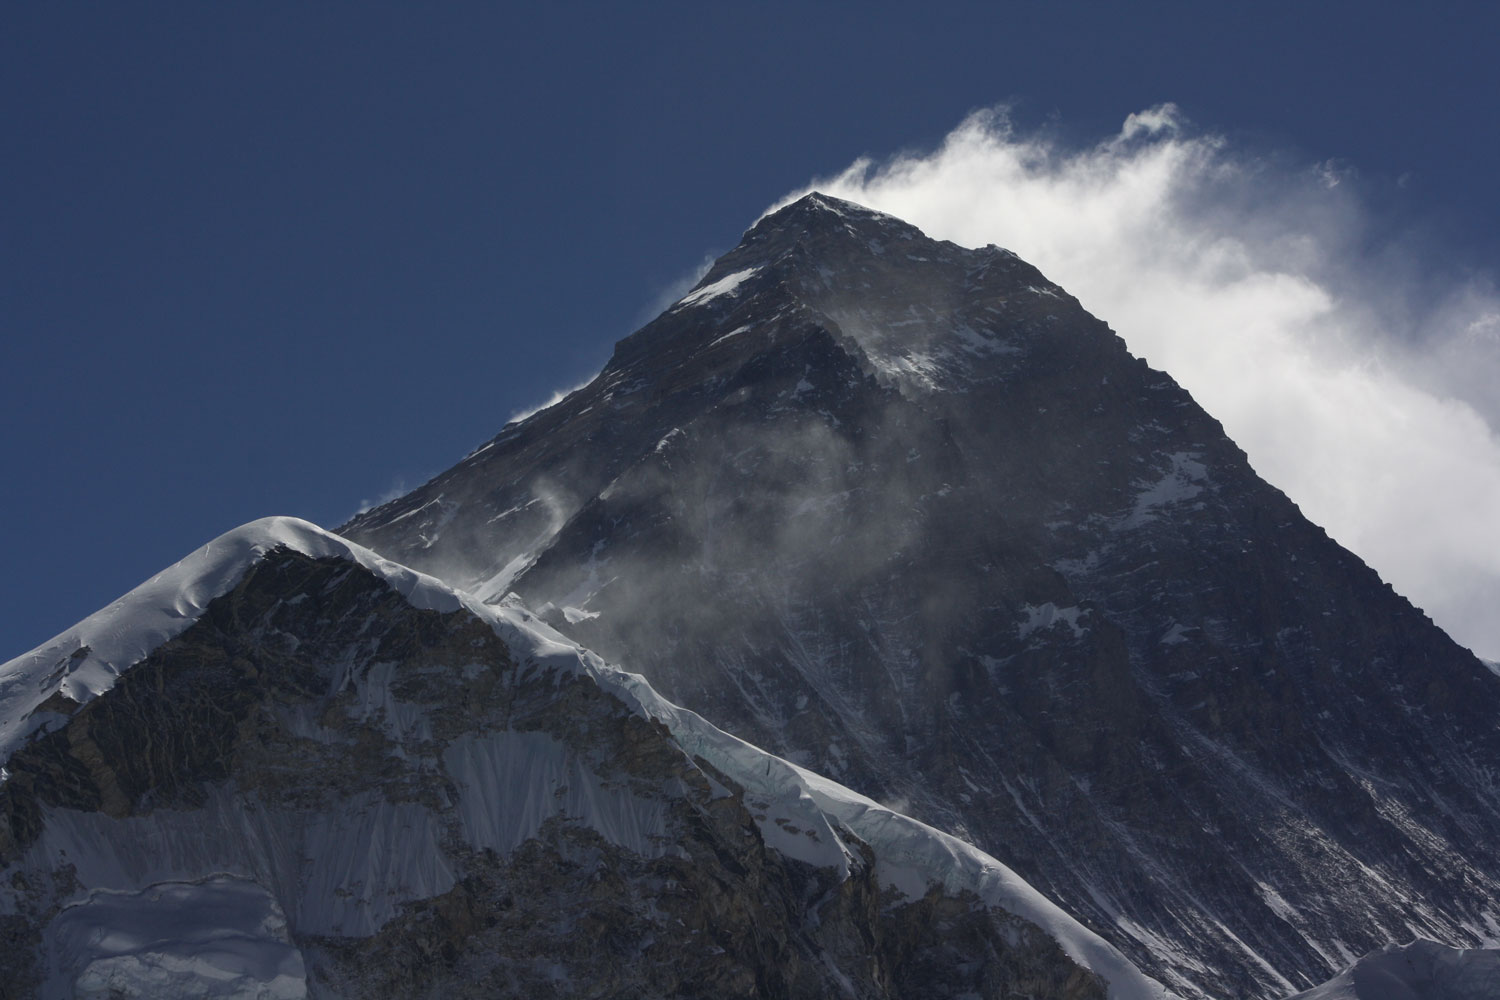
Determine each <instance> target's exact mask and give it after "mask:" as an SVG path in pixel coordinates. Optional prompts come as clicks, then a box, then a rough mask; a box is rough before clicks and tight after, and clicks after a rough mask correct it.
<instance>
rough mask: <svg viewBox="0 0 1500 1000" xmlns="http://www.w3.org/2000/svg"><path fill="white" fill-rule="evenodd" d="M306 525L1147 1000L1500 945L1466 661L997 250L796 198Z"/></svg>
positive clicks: (1497, 883) (1490, 737) (1491, 831)
mask: <svg viewBox="0 0 1500 1000" xmlns="http://www.w3.org/2000/svg"><path fill="white" fill-rule="evenodd" d="M1214 335H1215V331H1214V329H1212V328H1206V329H1204V331H1203V336H1205V337H1213V336H1214ZM340 531H341V533H343V534H345V535H347V536H348V537H349V538H351V539H353V540H354V541H356V542H358V543H360V544H362V545H365V546H368V547H369V548H371V549H372V550H374V551H377V552H380V553H381V554H382V555H383V556H385V557H387V558H390V559H393V560H397V561H399V562H402V563H405V564H407V565H410V566H413V567H415V568H417V569H419V570H422V571H424V572H427V573H431V574H433V575H434V576H436V577H439V578H441V579H443V580H445V581H447V582H448V583H450V584H452V585H453V586H456V587H458V588H460V589H463V590H465V591H467V592H470V593H472V594H474V595H476V597H477V598H478V599H479V600H481V601H488V602H492V603H497V604H499V605H502V606H503V605H504V603H505V602H507V601H517V600H519V601H521V602H523V603H524V604H525V605H526V606H528V607H531V608H533V609H535V611H536V612H537V613H538V615H539V616H540V617H541V618H543V619H544V620H545V621H546V622H547V623H549V624H550V625H551V626H552V627H554V628H556V629H557V630H558V631H559V632H561V633H563V634H566V635H567V636H569V637H571V638H572V639H573V640H576V641H577V642H579V643H580V644H582V645H583V646H586V647H588V648H590V649H593V650H596V651H597V652H598V653H599V654H600V655H601V656H603V657H604V658H605V659H606V660H609V661H611V662H619V663H622V664H625V665H627V666H628V668H629V669H631V670H634V671H639V672H640V673H641V674H643V675H644V676H645V677H646V678H647V680H648V681H649V682H650V684H651V685H652V687H653V688H654V689H656V690H658V691H660V692H661V693H662V695H663V696H664V697H665V698H667V699H669V700H671V701H672V702H674V703H676V704H680V705H683V706H685V707H686V708H688V709H691V710H692V711H694V712H697V713H699V714H700V715H701V716H703V717H704V718H707V719H711V720H712V721H713V722H714V723H715V724H716V725H718V726H721V727H723V728H724V729H726V730H728V731H729V732H732V733H734V734H735V735H736V736H739V737H741V738H743V739H745V740H747V741H749V742H751V743H753V744H755V745H757V746H761V747H764V748H765V749H767V750H768V751H770V752H772V753H775V754H776V755H778V756H780V757H782V758H785V759H787V760H790V761H793V762H795V763H796V764H798V765H800V766H803V767H806V768H808V769H810V770H812V771H815V772H818V773H822V774H826V775H829V776H831V777H833V778H835V779H837V780H838V781H840V782H842V783H844V784H845V785H847V786H849V787H851V788H853V789H855V790H857V791H858V792H860V793H862V794H864V795H866V796H868V797H870V798H872V799H875V800H878V801H881V802H884V803H887V804H889V805H891V806H893V807H896V808H897V809H899V810H900V811H902V812H905V813H909V814H910V815H912V816H914V817H917V818H918V819H921V820H923V821H925V822H927V823H929V824H931V825H933V826H935V827H937V828H940V829H943V830H946V831H948V832H949V833H951V834H953V835H955V836H957V837H959V838H961V839H963V840H965V841H967V842H970V843H973V844H975V845H977V846H978V847H980V848H981V849H983V850H985V851H987V852H989V853H990V854H992V855H994V856H996V857H999V858H1002V859H1003V860H1004V861H1005V863H1006V864H1007V865H1009V866H1011V867H1012V868H1013V869H1015V871H1016V872H1017V873H1018V874H1019V875H1020V876H1021V877H1022V878H1024V879H1025V880H1026V881H1027V882H1028V883H1030V884H1031V885H1034V886H1035V887H1036V888H1037V889H1038V890H1040V891H1041V892H1042V893H1044V894H1045V895H1046V896H1048V897H1049V898H1051V899H1052V900H1054V901H1056V902H1057V903H1058V904H1059V905H1060V906H1062V908H1063V909H1064V910H1066V911H1067V912H1068V913H1070V914H1072V915H1073V916H1074V917H1076V918H1078V919H1079V920H1080V921H1081V922H1082V923H1083V924H1085V925H1087V926H1088V927H1090V928H1091V929H1092V930H1093V931H1095V932H1097V933H1098V934H1099V935H1101V936H1102V937H1103V938H1105V939H1107V940H1109V941H1110V942H1112V943H1113V944H1114V945H1115V946H1117V947H1118V948H1119V949H1120V950H1121V951H1122V952H1124V953H1125V954H1126V955H1128V956H1129V957H1130V958H1131V959H1132V960H1133V961H1134V962H1135V963H1136V964H1137V965H1138V966H1139V967H1140V968H1141V969H1142V970H1143V971H1144V972H1145V973H1146V974H1148V975H1150V976H1152V977H1155V978H1156V979H1158V980H1160V981H1161V982H1163V983H1164V984H1166V985H1167V986H1168V987H1170V988H1171V989H1172V990H1174V991H1176V992H1178V993H1179V994H1180V995H1182V996H1183V997H1194V998H1199V997H1213V998H1218V997H1246V998H1271V997H1280V996H1285V995H1287V994H1291V993H1294V992H1296V991H1298V990H1302V989H1306V988H1309V987H1312V986H1314V985H1316V984H1318V983H1321V982H1323V981H1324V980H1326V979H1328V978H1329V977H1330V976H1332V975H1335V974H1337V973H1339V972H1340V971H1341V970H1342V969H1344V968H1345V967H1346V966H1347V965H1348V964H1349V963H1351V962H1353V961H1354V960H1356V959H1357V958H1358V957H1359V956H1360V955H1363V954H1367V953H1369V952H1372V951H1375V950H1378V949H1380V948H1382V947H1384V946H1386V945H1387V944H1389V943H1391V942H1394V941H1405V940H1409V939H1410V938H1411V937H1412V936H1413V935H1419V936H1424V937H1428V938H1432V939H1435V940H1438V941H1442V942H1445V943H1447V944H1450V945H1454V946H1464V947H1474V946H1480V945H1485V944H1495V943H1497V942H1500V907H1497V906H1496V904H1495V902H1494V900H1496V899H1497V898H1500V784H1497V776H1500V729H1497V727H1496V725H1495V719H1496V718H1497V717H1500V683H1497V678H1496V676H1495V674H1493V673H1491V672H1490V671H1489V670H1488V669H1487V668H1486V667H1485V666H1484V665H1483V664H1482V663H1481V662H1480V661H1479V660H1477V659H1476V658H1475V657H1474V656H1473V655H1472V654H1471V653H1469V652H1468V651H1467V650H1465V649H1463V648H1461V647H1459V646H1457V645H1456V644H1455V643H1453V642H1452V641H1451V640H1450V639H1449V638H1448V637H1447V636H1446V635H1445V634H1444V633H1443V632H1442V631H1441V630H1439V629H1438V628H1436V627H1435V626H1434V625H1433V624H1432V622H1431V621H1430V620H1429V619H1428V618H1427V617H1426V616H1425V615H1423V614H1422V613H1421V612H1420V611H1418V610H1417V609H1415V608H1413V607H1412V606H1411V604H1410V603H1409V602H1408V601H1406V600H1405V599H1404V598H1402V597H1401V596H1399V595H1398V594H1396V593H1394V592H1393V591H1392V590H1391V588H1390V587H1389V586H1387V585H1386V584H1385V583H1384V582H1382V581H1381V580H1380V579H1379V577H1378V576H1377V575H1376V574H1375V573H1374V572H1373V571H1371V570H1370V569H1369V568H1368V567H1367V566H1365V565H1364V564H1363V563H1362V562H1361V561H1360V560H1359V559H1358V558H1357V557H1355V556H1353V555H1352V554H1350V553H1349V552H1347V551H1345V550H1344V549H1342V548H1341V547H1339V546H1338V545H1337V544H1336V543H1334V542H1333V541H1332V540H1330V539H1329V538H1328V536H1327V535H1326V533H1325V532H1324V531H1322V530H1321V529H1320V528H1318V527H1317V526H1316V525H1313V524H1311V523H1309V522H1308V521H1307V520H1306V519H1305V518H1304V517H1303V516H1302V515H1301V513H1300V511H1299V510H1298V509H1297V507H1296V505H1295V504H1293V503H1292V502H1291V501H1290V500H1289V499H1288V498H1287V497H1286V496H1284V495H1283V494H1282V493H1281V492H1279V491H1278V490H1276V489H1275V488H1274V487H1272V486H1270V485H1268V484H1267V483H1265V482H1264V481H1263V480H1261V479H1260V478H1259V477H1258V476H1257V475H1256V474H1255V472H1254V470H1253V469H1252V468H1251V467H1250V465H1249V463H1248V461H1247V459H1246V456H1245V455H1244V454H1243V452H1242V451H1241V450H1240V449H1239V448H1238V447H1237V446H1236V445H1235V444H1234V443H1233V442H1232V441H1230V440H1229V439H1228V438H1227V437H1226V436H1225V434H1224V432H1223V429H1222V427H1221V426H1220V425H1219V423H1218V422H1217V421H1215V420H1214V419H1213V418H1212V417H1211V416H1209V415H1208V414H1206V413H1205V412H1204V411H1203V410H1202V409H1201V408H1200V407H1199V406H1198V405H1197V404H1196V403H1195V402H1194V401H1193V400H1192V398H1191V397H1190V396H1189V394H1188V393H1187V392H1185V391H1184V390H1183V389H1182V388H1181V387H1180V386H1178V385H1177V384H1176V383H1175V382H1174V381H1173V380H1172V379H1171V378H1170V377H1168V376H1167V375H1165V374H1163V373H1161V372H1158V371H1154V370H1152V369H1151V368H1149V367H1148V366H1147V365H1146V364H1145V363H1144V362H1143V361H1141V360H1139V359H1136V358H1134V357H1132V356H1131V355H1130V354H1129V352H1128V351H1127V349H1126V347H1125V345H1124V344H1123V342H1121V340H1120V339H1119V338H1118V337H1116V336H1115V335H1114V334H1113V333H1112V332H1111V331H1110V330H1109V328H1108V327H1107V326H1106V325H1105V324H1104V323H1103V322H1101V321H1099V320H1097V319H1095V318H1094V317H1092V316H1090V315H1089V314H1088V313H1087V312H1086V311H1085V310H1084V309H1083V308H1082V306H1081V305H1080V304H1079V303H1078V302H1077V300H1075V299H1073V298H1072V297H1071V296H1069V295H1068V294H1067V293H1066V292H1065V291H1064V290H1063V289H1061V288H1059V287H1058V286H1057V285H1055V284H1053V283H1052V282H1050V281H1048V280H1047V279H1046V278H1045V277H1044V276H1043V275H1042V274H1041V273H1040V272H1038V271H1037V270H1036V269H1035V268H1034V267H1032V266H1030V265H1029V264H1027V263H1025V262H1024V261H1022V260H1020V259H1018V258H1017V257H1016V256H1015V255H1013V254H1011V253H1009V252H1007V251H1005V250H1001V249H998V248H996V247H985V248H982V249H965V248H961V247H958V246H955V245H954V244H951V243H944V242H938V241H933V240H931V239H928V238H927V237H926V236H924V235H923V234H922V233H921V232H920V231H918V230H917V229H915V228H913V227H912V226H909V225H907V224H905V223H903V222H901V221H899V220H896V219H894V218H891V217H889V216H886V215H882V214H880V213H877V212H872V211H869V210H867V209H864V208H861V207H859V206H856V205H852V204H850V203H847V202H842V201H838V200H835V199H832V198H828V197H825V196H822V195H818V194H813V195H809V196H807V197H805V198H803V199H801V200H799V201H797V202H795V203H793V204H790V205H788V206H786V207H784V208H782V209H780V210H778V211H776V212H773V213H771V214H770V215H768V216H766V217H765V218H763V219H761V220H760V221H759V222H758V223H756V224H755V226H754V227H752V228H751V229H750V230H749V231H748V232H747V233H746V234H745V235H744V238H743V240H742V241H741V243H740V244H739V245H738V246H737V247H736V248H735V249H734V250H732V251H731V252H729V253H728V254H726V255H725V256H724V257H722V258H720V259H719V260H718V261H717V262H716V263H715V264H714V265H713V267H712V268H711V269H710V271H709V272H708V273H707V275H706V276H705V277H704V278H703V279H702V281H701V282H700V283H699V285H698V286H697V287H696V288H695V289H694V290H693V291H691V292H689V293H688V294H687V295H686V296H684V297H683V299H681V300H680V301H679V302H678V303H676V304H675V305H673V306H672V307H671V308H669V309H668V310H667V311H666V312H665V313H663V314H662V315H661V316H660V317H658V318H657V319H655V320H654V321H652V322H651V323H648V324H647V325H646V326H645V327H644V328H642V329H641V330H640V331H638V332H637V333H635V334H633V335H631V336H630V337H627V338H626V339H625V340H623V341H621V342H620V343H619V344H618V345H617V347H616V349H615V352H614V355H613V357H612V358H611V359H610V361H609V362H608V363H607V364H606V365H605V367H604V369H603V371H602V372H601V373H600V374H599V375H598V377H597V378H595V379H594V380H593V381H592V382H591V383H590V384H589V385H587V386H585V387H584V388H582V389H580V390H578V391H576V392H574V393H572V394H571V395H569V396H568V397H567V398H566V399H564V400H562V401H561V402H559V403H557V404H556V405H553V406H551V407H549V408H547V409H544V410H542V411H541V412H539V413H536V414H535V415H533V416H531V417H529V418H527V419H525V420H523V421H520V422H518V423H513V424H511V425H508V426H507V427H505V428H504V429H503V430H502V431H501V432H500V434H499V435H498V436H496V437H495V438H493V439H492V440H491V441H489V442H488V443H486V444H484V445H483V446H482V447H480V448H479V449H477V450H476V451H475V452H473V453H472V454H470V455H469V456H468V457H466V458H465V459H464V460H463V461H461V462H460V463H459V464H458V465H456V466H455V467H454V468H452V469H450V470H448V471H447V472H445V473H443V474H441V475H439V476H438V477H436V478H435V479H433V480H432V481H431V482H430V483H428V484H426V485H424V486H423V487H421V488H420V489H417V490H415V491H413V492H412V493H410V494H408V495H406V496H404V497H402V498H399V499H397V500H394V501H392V502H391V503H388V504H385V505H383V506H381V507H378V508H376V509H374V510H370V511H367V512H365V513H363V514H361V515H360V516H358V517H356V518H355V519H354V520H353V521H351V522H350V523H349V524H347V525H345V526H344V527H343V528H341V529H340Z"/></svg>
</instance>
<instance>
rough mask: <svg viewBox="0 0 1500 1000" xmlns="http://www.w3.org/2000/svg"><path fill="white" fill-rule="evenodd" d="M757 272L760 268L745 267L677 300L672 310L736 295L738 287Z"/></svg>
mask: <svg viewBox="0 0 1500 1000" xmlns="http://www.w3.org/2000/svg"><path fill="white" fill-rule="evenodd" d="M759 270H760V268H758V267H747V268H745V270H743V271H736V272H734V273H733V274H731V275H727V276H725V277H723V278H720V279H719V280H718V281H715V282H714V283H712V284H709V285H704V286H703V287H702V288H699V289H697V290H696V291H692V292H689V293H688V294H686V295H684V296H683V297H682V298H680V299H678V300H677V304H676V305H675V306H673V307H672V308H673V309H682V308H683V307H685V306H701V305H703V304H704V303H705V302H712V301H713V300H714V299H717V298H720V297H722V296H725V295H735V294H738V291H739V287H740V285H742V284H744V283H745V282H746V281H747V280H749V279H750V278H751V277H753V276H754V275H755V273H756V272H757V271H759Z"/></svg>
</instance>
